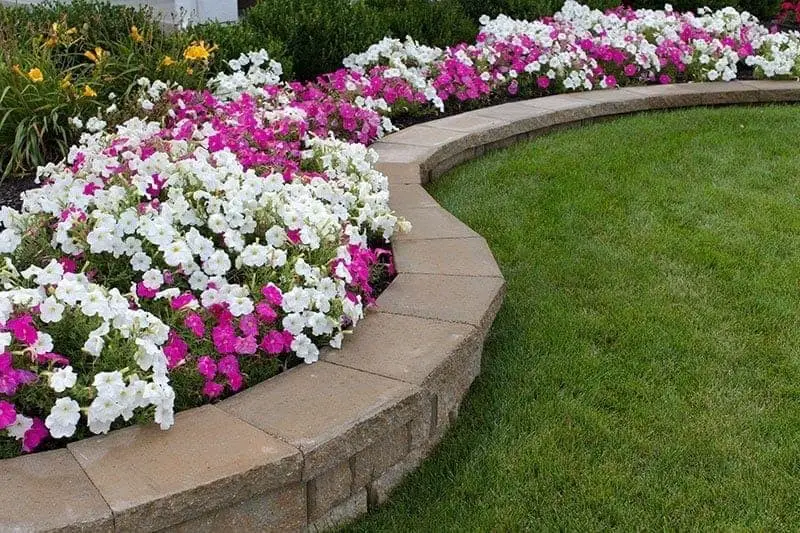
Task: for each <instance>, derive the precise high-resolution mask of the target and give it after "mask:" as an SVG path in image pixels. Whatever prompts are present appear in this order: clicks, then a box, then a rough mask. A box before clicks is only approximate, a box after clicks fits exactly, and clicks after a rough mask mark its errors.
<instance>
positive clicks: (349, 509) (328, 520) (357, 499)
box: [305, 489, 367, 533]
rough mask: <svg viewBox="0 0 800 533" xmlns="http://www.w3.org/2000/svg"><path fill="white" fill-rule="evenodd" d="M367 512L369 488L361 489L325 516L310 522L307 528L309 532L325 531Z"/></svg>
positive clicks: (318, 532) (322, 532)
mask: <svg viewBox="0 0 800 533" xmlns="http://www.w3.org/2000/svg"><path fill="white" fill-rule="evenodd" d="M366 513H367V489H361V490H360V491H358V492H356V493H355V494H353V495H352V496H350V497H349V498H348V499H347V500H345V501H344V502H343V503H340V504H339V505H337V506H336V507H334V508H333V509H331V510H330V511H328V514H326V515H325V516H323V517H321V518H318V519H317V520H315V521H314V522H312V523H310V524H309V525H308V527H307V528H306V529H305V531H307V532H308V533H324V532H327V531H331V530H334V529H337V528H340V527H342V526H344V525H346V524H348V523H349V522H352V521H353V520H354V519H355V518H357V517H359V516H361V515H363V514H366Z"/></svg>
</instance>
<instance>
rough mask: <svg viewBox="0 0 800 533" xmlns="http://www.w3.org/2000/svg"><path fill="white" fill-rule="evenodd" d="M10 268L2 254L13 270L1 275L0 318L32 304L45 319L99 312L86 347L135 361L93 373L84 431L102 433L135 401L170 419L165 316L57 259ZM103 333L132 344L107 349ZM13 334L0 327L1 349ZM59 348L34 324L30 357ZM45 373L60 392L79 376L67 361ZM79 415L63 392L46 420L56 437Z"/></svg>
mask: <svg viewBox="0 0 800 533" xmlns="http://www.w3.org/2000/svg"><path fill="white" fill-rule="evenodd" d="M15 270H16V269H15V268H14V266H13V264H12V263H11V262H10V260H8V258H7V259H6V265H5V271H6V272H10V273H11V274H9V275H7V276H6V277H5V281H4V284H3V285H4V290H3V291H0V322H4V323H5V322H7V321H8V320H9V318H10V317H11V315H12V313H14V314H16V315H19V314H20V313H24V312H26V311H27V310H30V309H34V308H37V307H38V309H39V313H40V318H41V320H42V322H45V323H46V324H49V325H53V324H56V323H59V322H61V321H62V320H67V321H74V320H81V319H83V320H86V319H96V318H99V319H101V321H100V326H99V327H97V328H96V329H94V330H93V331H92V332H91V333H90V334H89V336H88V338H87V339H86V341H85V343H84V346H83V349H84V351H85V352H87V353H88V354H90V355H91V356H92V357H93V358H94V360H95V364H96V365H98V366H100V367H102V366H104V365H106V364H107V363H105V359H106V358H113V359H114V360H123V361H125V362H127V363H129V364H135V365H136V366H137V367H138V370H137V371H135V372H133V371H129V370H128V368H127V367H126V369H125V371H124V372H126V375H124V376H123V371H120V370H116V371H113V372H99V373H97V374H94V382H93V383H92V387H93V390H94V392H95V397H94V400H93V401H92V402H91V404H90V405H89V406H88V408H87V409H86V417H87V424H88V426H89V430H90V431H92V432H93V433H106V432H108V430H109V429H110V427H111V424H112V423H113V422H114V421H115V420H117V419H118V418H120V417H121V418H122V419H123V420H126V421H127V420H130V419H131V418H132V417H133V415H134V411H135V410H136V409H141V408H147V407H150V406H153V407H154V408H155V409H154V420H155V422H156V423H158V424H160V425H161V427H162V428H163V429H167V428H169V427H170V426H172V424H173V422H174V414H173V407H174V400H175V393H174V391H173V389H172V387H171V386H170V384H169V377H168V374H167V360H166V357H165V356H164V352H163V350H162V345H163V344H164V343H165V342H166V341H167V338H168V334H169V328H168V327H167V326H166V325H165V324H164V323H163V322H161V321H160V320H159V319H158V318H156V317H155V316H154V315H152V314H150V313H148V312H146V311H144V310H142V309H131V307H130V301H129V299H128V298H126V297H125V296H124V295H122V294H121V293H120V291H119V290H117V289H113V288H112V289H110V290H108V289H106V288H104V287H102V286H100V285H97V284H94V283H92V282H90V281H89V279H88V278H87V277H86V276H85V275H84V274H74V273H69V272H64V269H63V267H62V266H61V265H60V264H59V263H58V262H57V261H55V260H51V261H50V262H49V263H48V264H47V265H46V266H45V267H43V268H40V267H36V266H32V267H29V268H27V269H26V270H24V271H22V272H21V273H19V275H17V274H16V272H15ZM20 278H21V279H20ZM22 280H26V282H27V283H26V282H24V281H22ZM21 283H25V284H28V285H30V284H31V283H32V284H33V287H31V288H23V287H21V286H20V284H21ZM107 341H111V342H113V343H114V346H115V349H118V347H119V346H120V342H122V345H125V346H128V347H129V348H130V349H131V350H130V352H129V353H124V354H121V353H108V351H107V350H106V349H105V348H106V343H107ZM11 342H12V336H11V333H2V334H0V344H1V345H2V347H1V348H2V349H3V350H5V349H6V348H7V347H8V346H9V345H10V344H11ZM134 347H135V348H134ZM57 348H58V347H56V346H54V342H53V338H52V336H51V335H50V334H48V333H47V332H45V331H39V332H38V334H37V339H36V341H35V343H34V344H33V345H31V346H30V350H31V351H32V357H34V358H37V357H43V356H46V355H47V354H51V353H52V352H53V351H54V350H55V349H57ZM93 366H94V365H93ZM137 372H138V374H137ZM47 374H49V378H48V384H49V386H50V388H51V389H52V390H53V391H54V392H56V393H59V394H63V393H64V392H67V391H69V390H70V389H72V388H73V387H75V386H76V384H77V382H78V378H79V374H78V373H76V372H75V370H74V368H73V367H72V366H71V365H68V366H65V367H63V368H60V369H57V370H54V371H53V372H52V373H47ZM139 374H141V377H140V376H139ZM20 417H21V418H19V417H18V423H19V424H21V425H22V426H24V427H26V428H30V425H31V424H32V419H29V418H27V417H25V416H23V415H20ZM79 420H80V405H79V404H78V402H77V401H76V400H74V399H73V398H71V397H70V396H68V395H66V396H61V397H59V398H58V399H57V400H56V402H55V404H54V406H53V407H52V409H51V411H50V415H49V416H48V417H47V418H46V420H45V425H46V426H47V428H48V429H49V431H50V434H51V435H52V436H53V437H54V438H63V437H71V436H72V435H73V434H74V433H75V430H76V427H77V424H78V422H79Z"/></svg>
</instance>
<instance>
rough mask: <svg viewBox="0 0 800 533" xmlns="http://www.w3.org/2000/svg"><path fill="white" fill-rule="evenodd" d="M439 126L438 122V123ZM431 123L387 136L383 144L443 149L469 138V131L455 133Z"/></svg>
mask: <svg viewBox="0 0 800 533" xmlns="http://www.w3.org/2000/svg"><path fill="white" fill-rule="evenodd" d="M436 123H437V124H438V121H436ZM431 124H433V123H431V122H427V123H424V124H417V125H415V126H411V127H409V128H406V129H404V130H401V131H399V132H397V133H392V134H391V135H388V136H386V137H385V138H384V139H383V140H382V141H381V142H387V143H392V144H402V145H410V146H424V147H429V148H441V147H442V146H448V145H452V144H454V143H458V142H459V141H461V140H463V139H464V138H465V137H467V135H468V133H469V132H467V131H455V130H451V129H442V128H439V127H437V126H432V125H431Z"/></svg>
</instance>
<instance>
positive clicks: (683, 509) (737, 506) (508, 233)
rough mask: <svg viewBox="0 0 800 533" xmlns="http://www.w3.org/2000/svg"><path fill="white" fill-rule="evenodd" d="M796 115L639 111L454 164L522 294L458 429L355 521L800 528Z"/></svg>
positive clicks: (451, 180)
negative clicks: (370, 511) (385, 500)
mask: <svg viewBox="0 0 800 533" xmlns="http://www.w3.org/2000/svg"><path fill="white" fill-rule="evenodd" d="M798 119H800V109H799V108H797V107H758V108H725V109H697V110H686V111H680V112H672V113H663V114H661V113H651V114H644V115H639V116H635V117H628V118H623V119H619V120H616V121H614V122H607V123H603V124H596V125H592V126H589V127H584V128H581V129H576V130H570V131H566V132H561V133H558V134H553V135H550V136H547V137H543V138H541V139H537V140H534V141H532V142H528V143H524V144H521V145H518V146H515V147H513V148H511V149H508V150H505V151H501V152H496V153H493V154H491V155H488V156H486V157H484V158H482V159H480V160H478V161H476V162H473V163H470V164H467V165H465V166H462V167H460V168H458V169H456V170H455V171H454V172H452V173H450V174H449V175H447V176H445V177H442V178H441V179H440V180H438V181H437V183H435V184H434V185H433V186H432V188H431V191H432V193H433V194H434V196H436V198H437V199H438V200H439V201H440V202H441V203H442V205H443V206H444V207H445V208H447V209H448V210H450V211H451V212H453V213H454V214H455V215H457V216H458V217H459V218H460V219H462V220H463V221H465V222H466V223H467V224H469V225H470V226H471V227H472V228H474V229H475V230H476V231H478V232H479V233H480V234H482V235H483V236H485V237H486V238H487V239H488V241H489V244H490V246H491V248H492V250H493V252H494V254H495V257H496V258H497V260H498V262H499V263H500V265H501V268H502V269H503V273H504V275H505V276H506V279H507V281H508V295H507V297H506V300H505V304H504V306H503V308H502V310H501V311H500V314H499V315H498V317H497V321H496V322H495V324H494V327H493V329H492V332H491V334H490V337H489V339H488V341H487V345H486V349H485V353H484V359H483V361H484V363H483V373H482V374H481V376H480V377H479V378H478V380H477V381H476V382H475V384H474V385H473V388H472V391H471V393H470V395H469V396H468V398H467V400H466V402H465V405H464V406H463V409H462V411H461V416H460V417H459V419H458V422H457V423H456V424H455V426H454V428H453V430H452V431H451V432H450V433H449V435H448V436H447V438H445V440H444V441H443V443H442V444H441V446H440V447H439V448H438V449H437V451H436V452H435V453H434V454H433V455H432V457H431V458H430V459H429V460H428V461H426V462H425V463H424V464H423V466H422V467H421V468H420V470H419V471H418V472H416V473H414V474H412V475H411V476H410V477H409V478H408V479H407V481H406V482H405V483H404V484H403V485H402V486H401V487H400V488H399V489H398V490H397V491H396V492H395V493H394V494H393V496H392V498H391V500H390V502H389V503H388V504H387V505H385V506H384V507H383V508H381V509H380V510H378V511H377V512H375V513H373V514H371V515H370V516H369V517H367V518H365V519H363V520H361V521H360V522H358V523H356V524H355V525H353V526H352V530H353V531H387V530H388V531H445V530H450V531H478V530H494V531H508V530H521V529H529V530H568V531H583V530H599V529H606V528H617V529H620V530H626V531H627V530H637V529H664V528H666V529H696V528H698V529H711V530H720V529H722V530H741V529H761V528H766V529H783V530H797V529H798V528H800V327H798V322H799V321H800V194H799V193H800V180H799V179H798V178H800V150H798V139H800V120H798Z"/></svg>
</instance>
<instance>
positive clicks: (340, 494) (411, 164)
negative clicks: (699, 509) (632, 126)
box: [0, 81, 800, 532]
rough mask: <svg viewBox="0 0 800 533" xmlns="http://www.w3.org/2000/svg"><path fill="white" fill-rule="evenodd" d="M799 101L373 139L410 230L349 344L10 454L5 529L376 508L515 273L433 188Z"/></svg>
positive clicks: (318, 519) (786, 85)
mask: <svg viewBox="0 0 800 533" xmlns="http://www.w3.org/2000/svg"><path fill="white" fill-rule="evenodd" d="M798 100H800V83H798V82H774V81H773V82H770V81H746V82H730V83H704V84H686V85H663V86H650V87H636V88H627V89H619V90H608V91H596V92H588V93H575V94H568V95H558V96H551V97H546V98H538V99H535V100H528V101H520V102H514V103H509V104H503V105H499V106H495V107H490V108H485V109H480V110H477V111H472V112H469V113H464V114H461V115H456V116H452V117H447V118H443V119H440V120H436V121H433V122H429V123H426V124H421V125H417V126H413V127H410V128H408V129H406V130H403V131H401V132H399V133H396V134H393V135H390V136H389V137H387V138H385V139H384V140H382V141H381V142H378V143H376V144H375V145H374V148H375V149H376V150H377V151H378V153H379V154H380V162H379V164H378V167H379V168H380V170H382V171H383V172H385V173H386V174H387V175H388V176H389V180H390V184H391V203H392V206H393V207H394V209H396V210H397V211H398V212H399V213H400V214H401V215H403V216H404V217H406V218H407V219H408V220H410V221H411V222H412V224H413V225H414V229H413V230H412V232H411V233H410V234H408V235H403V236H400V237H399V238H397V240H396V242H395V243H394V250H395V259H396V263H397V269H398V272H399V274H398V276H397V278H396V279H395V281H394V282H393V283H392V284H391V285H390V286H389V288H388V289H387V290H386V291H385V292H384V293H383V294H382V295H381V296H380V298H378V310H377V312H373V313H370V314H368V316H367V318H366V319H365V320H364V321H363V322H362V323H360V324H359V327H358V332H357V334H356V335H354V336H353V337H352V338H349V339H348V340H347V341H346V342H345V344H344V346H343V348H342V350H340V351H328V352H326V353H325V354H324V356H323V360H322V361H321V362H319V363H317V364H314V365H310V366H305V365H304V366H300V367H297V368H294V369H292V370H290V371H288V372H286V373H284V374H281V375H279V376H277V377H275V378H273V379H270V380H268V381H265V382H263V383H261V384H259V385H256V386H254V387H252V388H250V389H248V390H246V391H244V392H242V393H239V394H237V395H236V396H234V397H232V398H229V399H227V400H224V401H222V402H219V403H217V404H214V405H207V406H204V407H200V408H197V409H192V410H189V411H185V412H183V413H180V414H178V415H177V420H176V424H175V426H174V427H173V428H172V429H171V430H170V431H166V432H162V431H160V430H159V429H158V428H156V427H154V426H147V427H144V426H138V427H131V428H126V429H123V430H120V431H114V432H112V433H110V434H109V435H105V436H99V437H93V438H91V439H87V440H83V441H80V442H76V443H73V444H70V445H69V446H68V447H67V448H66V449H62V450H56V451H52V452H45V453H39V454H34V455H29V456H25V457H19V458H15V459H8V460H5V461H2V466H0V503H2V507H3V512H2V513H0V531H155V530H161V529H168V530H171V531H185V532H198V531H219V530H222V529H223V528H228V529H230V530H232V531H269V530H280V531H293V530H295V531H299V530H309V531H318V530H323V529H328V528H331V527H334V526H335V525H337V524H340V523H342V522H343V521H347V520H349V519H351V518H353V517H355V516H357V515H359V514H362V513H365V512H366V511H367V510H368V509H369V508H370V507H372V506H374V505H377V504H380V503H381V502H382V501H383V500H384V499H385V498H386V496H387V494H388V492H389V491H390V490H391V489H392V488H393V487H394V486H395V485H396V484H397V483H398V482H399V481H400V480H401V479H402V477H403V476H404V475H405V474H406V473H408V472H409V471H411V470H413V469H414V468H416V467H417V466H418V465H419V463H420V461H421V460H422V459H423V458H424V457H425V456H426V455H428V453H429V452H430V451H431V449H432V448H433V447H434V446H435V445H436V444H437V443H438V442H439V440H440V439H441V437H442V435H443V434H444V432H445V430H446V429H447V427H448V426H449V425H450V424H451V423H452V421H453V420H454V419H455V417H456V415H457V414H458V408H459V405H460V403H461V400H462V399H463V397H464V395H465V394H466V392H467V390H468V389H469V386H470V384H471V383H472V381H473V380H474V379H475V377H476V376H477V375H478V374H479V372H480V364H481V353H482V350H483V342H484V338H485V336H486V333H487V331H488V329H489V327H490V325H491V323H492V321H493V320H494V316H495V314H496V312H497V309H498V308H499V306H500V303H501V301H502V297H503V289H504V281H503V277H502V275H501V273H500V270H499V268H498V267H497V264H496V262H495V261H494V258H493V257H492V254H491V252H490V251H489V248H488V247H487V245H486V242H485V241H484V239H483V238H481V237H480V236H479V235H478V234H476V233H475V232H473V231H472V230H471V229H469V228H468V227H466V226H465V225H464V224H463V223H461V222H460V221H458V220H457V219H456V218H455V217H454V216H453V215H451V214H449V213H448V212H447V211H445V210H444V209H442V208H441V207H440V206H439V205H438V204H437V203H436V201H435V200H434V199H433V198H431V197H430V196H429V195H428V194H427V192H426V191H425V190H424V189H423V188H422V184H424V183H426V182H427V181H428V180H430V179H432V178H434V177H436V176H438V175H440V174H441V173H443V172H445V171H446V170H448V169H450V168H452V167H453V166H455V165H457V164H459V163H461V162H463V161H466V160H469V159H472V158H474V157H478V156H480V155H481V154H483V153H484V152H485V151H487V150H490V149H493V148H498V147H504V146H508V145H510V144H513V143H515V142H518V141H520V140H524V139H528V138H531V137H534V136H538V135H542V134H544V133H547V132H549V131H552V130H553V129H556V128H561V127H565V126H570V125H575V124H580V123H582V122H583V121H587V120H596V119H598V118H601V117H608V116H613V115H619V114H623V113H631V112H636V111H643V110H648V109H663V108H673V107H686V106H697V105H722V104H746V103H766V102H789V101H798Z"/></svg>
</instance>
